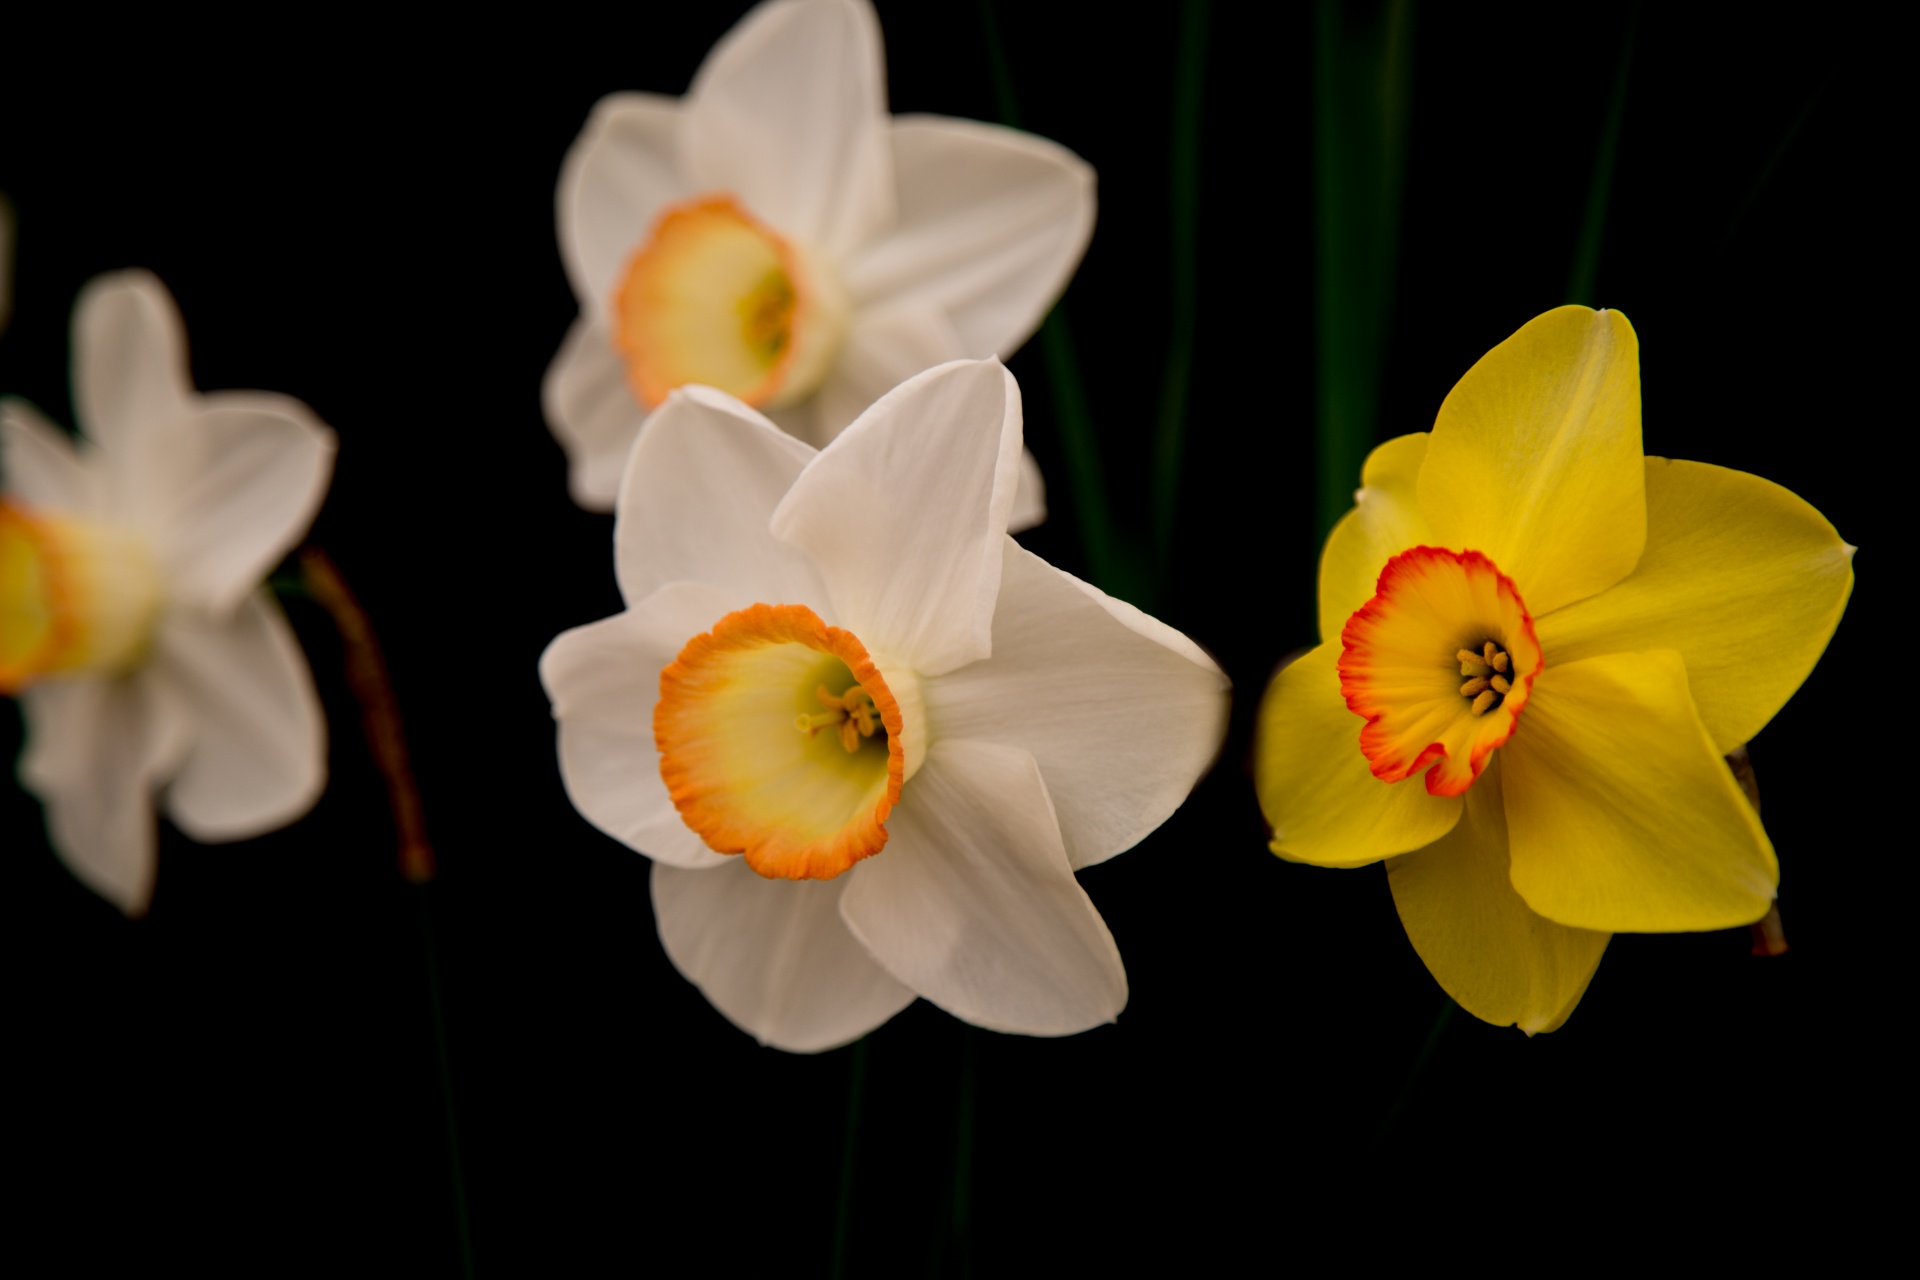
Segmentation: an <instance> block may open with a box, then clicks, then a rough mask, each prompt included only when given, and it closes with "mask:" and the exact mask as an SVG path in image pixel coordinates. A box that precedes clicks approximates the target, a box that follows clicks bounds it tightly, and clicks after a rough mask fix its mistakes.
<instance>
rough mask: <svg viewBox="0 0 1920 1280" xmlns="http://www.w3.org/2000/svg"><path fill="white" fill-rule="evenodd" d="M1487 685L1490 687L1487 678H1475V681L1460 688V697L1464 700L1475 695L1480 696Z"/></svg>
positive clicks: (1468, 682) (1472, 680)
mask: <svg viewBox="0 0 1920 1280" xmlns="http://www.w3.org/2000/svg"><path fill="white" fill-rule="evenodd" d="M1487 685H1488V681H1487V680H1486V678H1485V677H1483V676H1475V677H1474V678H1473V679H1471V680H1469V681H1467V682H1466V683H1465V684H1463V685H1461V686H1460V696H1461V697H1463V698H1471V697H1473V696H1474V695H1476V694H1478V693H1479V692H1480V691H1481V690H1483V689H1485V688H1486V687H1487ZM1503 692H1504V690H1503Z"/></svg>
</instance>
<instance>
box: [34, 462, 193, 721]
mask: <svg viewBox="0 0 1920 1280" xmlns="http://www.w3.org/2000/svg"><path fill="white" fill-rule="evenodd" d="M159 611H160V582H159V575H158V574H157V573H156V571H155V569H154V564H153V558H152V556H151V555H150V554H149V553H148V551H147V547H146V544H145V542H144V541H143V540H142V539H141V538H139V537H138V536H137V535H135V534H132V533H129V532H127V531H125V530H121V529H115V528H112V527H110V526H106V525H100V524H94V523H91V522H88V521H83V520H75V519H72V518H71V517H67V516H63V515H53V514H45V513H40V512H36V511H32V510H29V509H28V508H27V507H25V506H23V505H21V504H20V503H18V502H15V501H13V500H11V499H0V693H8V694H12V693H18V692H19V691H20V690H22V689H24V688H26V687H27V686H28V685H30V684H32V683H34V682H35V681H36V680H41V679H45V678H48V677H52V676H62V675H116V674H119V673H120V672H123V671H126V670H129V669H130V668H132V667H134V666H135V665H137V664H138V663H139V662H140V660H141V659H142V658H144V657H145V656H146V652H147V645H148V643H149V641H150V640H151V639H152V634H153V623H154V620H155V618H156V617H157V616H158V614H159Z"/></svg>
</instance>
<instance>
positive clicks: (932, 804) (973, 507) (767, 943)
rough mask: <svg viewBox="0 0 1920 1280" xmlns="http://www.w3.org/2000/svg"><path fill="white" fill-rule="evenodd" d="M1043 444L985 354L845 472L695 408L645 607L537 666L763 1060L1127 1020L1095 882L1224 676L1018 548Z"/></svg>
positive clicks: (666, 429)
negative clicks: (1091, 881)
mask: <svg viewBox="0 0 1920 1280" xmlns="http://www.w3.org/2000/svg"><path fill="white" fill-rule="evenodd" d="M1020 456H1021V419H1020V398H1019V389H1018V387H1016V386H1015V384H1014V382H1013V379H1012V377H1011V376H1010V375H1009V374H1008V373H1007V372H1006V370H1005V369H1004V368H1002V367H1001V366H1000V364H999V363H998V362H997V361H993V360H987V361H959V362H955V363H951V364H946V365H942V366H939V367H937V368H934V369H931V370H928V371H926V372H923V373H921V374H919V375H917V376H915V377H914V378H912V379H910V380H909V381H908V382H906V383H905V384H903V385H901V386H900V387H898V388H897V389H895V390H894V391H892V392H891V393H889V394H888V395H886V396H885V397H883V398H882V399H881V400H880V401H879V402H878V403H877V404H875V405H874V406H873V407H872V408H870V409H868V410H867V411H866V413H864V414H863V415H862V416H861V417H860V418H859V419H858V420H857V421H856V422H854V423H853V425H852V426H851V427H849V428H848V429H847V431H846V433H845V434H843V435H841V436H840V437H839V438H838V439H837V440H835V441H834V442H833V443H832V444H830V445H828V446H827V447H826V448H825V449H823V450H820V451H818V452H816V451H815V450H814V449H813V447H812V446H810V445H808V444H805V443H803V442H802V441H799V440H796V439H794V438H793V437H791V436H789V435H786V434H784V433H782V432H781V431H780V430H779V429H778V428H777V427H776V426H775V425H774V424H773V423H772V422H770V421H768V420H767V419H766V418H764V417H762V416H761V415H760V414H759V413H757V412H755V411H754V410H753V409H751V408H749V407H747V406H746V405H744V404H742V403H741V402H740V401H738V400H736V399H734V398H732V397H730V396H727V395H724V394H722V393H720V392H717V391H714V390H711V389H709V388H706V387H698V386H695V387H683V388H681V389H679V390H677V391H675V392H673V393H672V394H671V395H669V396H668V398H667V400H666V402H665V404H663V405H662V406H661V409H660V411H659V412H658V413H657V414H656V415H655V416H654V418H653V420H652V421H651V422H650V423H649V425H648V428H647V432H646V434H645V435H644V436H642V437H641V439H640V442H639V444H638V445H637V446H636V447H635V449H634V450H633V454H632V457H631V458H630V459H629V461H628V466H627V471H626V476H625V479H624V481H623V483H622V486H621V490H620V497H619V518H618V521H617V523H616V525H615V532H614V545H615V568H616V573H617V575H618V578H619V583H620V589H621V593H622V594H623V596H624V597H625V598H626V600H627V604H628V608H627V611H626V612H624V613H622V614H619V615H617V616H615V617H612V618H608V619H606V620H604V621H602V622H597V623H593V624H591V625H589V626H585V627H580V628H578V629H576V630H573V631H569V632H567V633H565V634H564V635H561V636H560V637H559V638H558V639H556V640H555V641H554V642H553V644H552V645H551V646H550V647H549V648H548V650H547V652H546V654H545V656H544V657H543V658H542V659H541V666H540V672H541V678H542V680H543V681H544V682H545V684H546V688H547V692H548V696H549V697H550V698H551V699H552V700H553V707H554V715H555V717H556V718H557V719H558V721H559V725H560V727H559V738H560V766H561V772H562V774H563V775H564V777H565V781H566V785H567V790H568V794H569V795H570V796H571V797H572V799H573V802H574V804H575V805H576V806H577V807H578V808H579V810H580V811H581V813H582V814H584V815H585V816H586V817H587V819H588V820H589V821H591V822H592V823H593V824H594V825H596V826H597V827H599V828H600V829H601V830H603V831H605V832H606V833H607V834H609V835H611V836H614V837H615V838H617V839H619V840H622V841H624V842H625V843H626V844H628V845H630V846H632V847H633V848H635V849H637V850H639V851H641V852H642V853H645V854H647V855H648V856H649V857H651V858H652V859H653V860H654V867H653V898H654V911H655V914H656V916H657V918H658V921H659V927H660V938H661V941H662V943H663V944H664V945H665V947H666V951H667V954H668V955H669V956H670V957H672V959H673V962H674V964H675V965H677V966H678V967H679V969H680V971H681V972H682V973H683V974H685V975H686V976H687V977H688V978H689V979H690V980H691V981H692V982H694V983H695V984H696V985H697V986H699V988H700V989H701V990H702V991H703V992H705V993H706V995H707V998H708V999H709V1000H711V1001H712V1002H713V1003H714V1005H715V1006H716V1007H718V1008H719V1009H720V1011H721V1012H722V1013H724V1014H725V1015H726V1016H727V1017H728V1018H730V1019H731V1020H732V1021H733V1022H734V1023H736V1024H737V1025H738V1026H740V1027H741V1028H742V1029H743V1030H745V1031H747V1032H749V1033H751V1034H752V1035H754V1036H755V1037H757V1038H758V1039H759V1040H760V1041H761V1042H762V1043H767V1044H773V1045H777V1046H779V1047H781V1048H784V1049H791V1050H797V1051H815V1050H821V1049H827V1048H831V1047H833V1046H834V1045H838V1044H844V1043H846V1042H847V1041H849V1040H853V1039H855V1038H857V1037H859V1036H860V1035H862V1034H864V1033H865V1032H867V1031H869V1030H871V1029H872V1028H873V1027H876V1026H878V1025H879V1024H881V1023H882V1022H885V1021H886V1020H887V1019H888V1018H890V1017H892V1016H893V1015H894V1014H895V1013H897V1012H899V1011H900V1010H901V1009H902V1008H904V1007H905V1006H906V1005H907V1004H908V1003H910V1002H911V1001H912V1000H913V998H914V996H915V995H920V996H924V997H926V998H927V999H928V1000H931V1001H932V1002H933V1003H935V1004H937V1005H939V1006H940V1007H941V1008H943V1009H946V1010H947V1011H948V1012H950V1013H952V1014H954V1015H955V1016H957V1017H960V1018H964V1019H965V1020H967V1021H968V1022H972V1023H975V1024H977V1025H980V1026H983V1027H988V1028H992V1029H994V1030H1000V1031H1019V1032H1027V1033H1030V1034H1036V1035H1063V1034H1068V1033H1072V1032H1076V1031H1082V1030H1085V1029H1086V1028H1089V1027H1092V1026H1095V1025H1097V1024H1099V1023H1102V1022H1107V1021H1111V1020H1112V1019H1113V1018H1114V1017H1115V1016H1116V1015H1117V1014H1118V1013H1119V1012H1120V1009H1121V1007H1122V1006H1123V1005H1124V1004H1125V1003H1126V996H1127V983H1126V973H1125V971H1124V969H1123V968H1122V967H1121V963H1120V954H1119V952H1118V950H1116V948H1115V946H1114V942H1113V938H1112V936H1111V935H1110V934H1109V933H1108V932H1107V927H1106V925H1105V923H1104V922H1103V921H1102V920H1101V918H1100V915H1099V913H1098V912H1097V911H1096V910H1095V909H1094V907H1093V904H1092V903H1091V902H1090V901H1089V900H1088V898H1087V895H1086V893H1085V892H1084V891H1082V889H1081V888H1080V886H1079V884H1078V883H1077V882H1076V881H1075V879H1074V871H1075V870H1076V869H1078V868H1080V867H1085V866H1090V865H1092V864H1094V863H1096V862H1100V861H1103V860H1105V859H1107V858H1110V857H1112V856H1113V855H1114V854H1116V853H1119V852H1120V851H1122V850H1124V849H1127V848H1129V847H1131V846H1132V845H1133V844H1135V843H1137V842H1138V841H1139V840H1140V839H1141V838H1142V837H1144V836H1145V835H1146V834H1147V833H1148V832H1150V831H1152V830H1153V829H1154V828H1155V827H1157V826H1159V825H1160V823H1162V822H1163V821H1165V820H1166V818H1167V817H1168V815H1169V814H1171V813H1172V812H1173V811H1174V809H1175V808H1177V807H1178V806H1179V805H1180V804H1181V802H1182V801H1183V800H1185V798H1186V796H1187V793H1188V791H1189V790H1190V789H1191V788H1192V787H1193V785H1194V783H1195V781H1196V780H1197V779H1198V778H1199V777H1200V775H1201V773H1202V772H1203V771H1204V770H1205V769H1206V767H1207V765H1208V763H1209V762H1210V761H1211V760H1212V759H1213V757H1214V754H1215V752H1216V751H1217V750H1218V749H1219V745H1220V740H1221V736H1222V734H1223V732H1224V730H1225V726H1226V720H1227V692H1228V686H1227V679H1226V677H1225V676H1224V675H1223V674H1222V673H1221V671H1220V669H1219V668H1218V667H1217V666H1215V665H1214V663H1213V662H1212V661H1211V660H1210V659H1209V658H1208V657H1207V656H1206V655H1205V654H1204V653H1202V652H1201V651H1200V649H1199V648H1198V647H1197V646H1195V645H1194V644H1193V642H1192V641H1190V640H1188V639H1187V638H1186V637H1185V636H1183V635H1181V634H1180V633H1179V632H1177V631H1174V630H1172V629H1171V628H1169V627H1167V626H1165V625H1163V624H1161V623H1159V622H1157V621H1155V620H1154V619H1152V618H1150V617H1148V616H1146V615H1145V614H1143V613H1141V612H1140V611H1139V610H1137V609H1135V608H1133V607H1132V606H1131V605H1127V604H1124V603H1122V602H1120V601H1117V600H1113V599H1111V598H1109V597H1107V596H1105V595H1103V594H1102V593H1101V592H1099V591H1098V590H1095V589H1094V588H1093V587H1090V586H1088V585H1087V584H1085V583H1083V582H1080V581H1078V580H1077V579H1075V578H1073V577H1070V576H1069V575H1067V574H1065V573H1062V572H1060V571H1059V570H1057V569H1054V568H1052V567H1051V566H1049V565H1048V564H1047V563H1046V562H1045V561H1043V560H1040V559H1039V558H1038V557H1036V556H1034V555H1032V554H1031V553H1029V552H1027V551H1025V550H1023V549H1021V547H1020V546H1019V545H1018V544H1016V543H1015V542H1014V541H1013V540H1012V539H1011V538H1009V537H1008V536H1007V534H1006V529H1007V517H1008V513H1009V512H1010V511H1011V510H1012V508H1013V501H1014V488H1015V485H1016V483H1017V478H1018V476H1019V469H1020V468H1019V463H1020Z"/></svg>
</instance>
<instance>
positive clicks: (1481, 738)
mask: <svg viewBox="0 0 1920 1280" xmlns="http://www.w3.org/2000/svg"><path fill="white" fill-rule="evenodd" d="M1363 485H1364V487H1363V488H1362V489H1361V490H1360V492H1359V494H1358V495H1357V499H1356V506H1355V508H1354V510H1352V511H1351V512H1349V513H1348V514H1347V515H1346V516H1345V517H1344V518H1343V519H1342V520H1341V521H1340V523H1339V525H1338V526H1336V527H1335V529H1334V531H1333V533H1332V535H1331V536H1330V537H1329V538H1328V540H1327V546H1326V550H1325V552H1324V554H1323V556H1322V558H1321V562H1320V634H1321V641H1322V643H1321V644H1320V646H1319V647H1318V648H1316V649H1314V650H1313V651H1311V652H1310V653H1308V654H1307V655H1306V656H1304V657H1302V658H1300V659H1299V660H1298V661H1296V662H1294V663H1292V664H1291V665H1289V666H1287V667H1286V668H1285V669H1283V670H1282V671H1281V672H1280V673H1279V674H1278V675H1277V676H1276V677H1275V679H1274V681H1273V683H1272V685H1271V687H1270V688H1269V689H1268V691H1267V695H1266V699H1265V702H1264V704H1263V706H1262V708H1261V714H1260V729H1259V741H1258V748H1257V766H1256V768H1257V781H1258V786H1259V791H1260V800H1261V805H1262V808H1263V809H1264V810H1265V811H1266V815H1267V819H1268V821H1269V822H1270V823H1271V824H1272V826H1273V848H1274V851H1275V852H1276V853H1278V854H1280V856H1282V857H1284V858H1289V859H1293V860H1296V861H1301V862H1312V863H1319V864H1321V865H1323V866H1334V867H1353V866H1360V865H1362V864H1365V863H1371V862H1377V861H1379V860H1381V859H1383V858H1385V859H1389V861H1388V863H1387V868H1388V883H1389V884H1390V885H1391V886H1392V889H1393V897H1394V902H1395V903H1396V905H1397V906H1398V908H1399V912H1400V919H1401V921H1402V923H1403V924H1404V925H1405V926H1406V929H1407V935H1408V937H1409V938H1410V939H1411V940H1412V942H1413V945H1414V947H1415V949H1416V950H1417V951H1418V952H1419V953H1420V956H1421V958H1422V959H1423V960H1424V961H1426V964H1427V967H1428V969H1429V970H1431V971H1432V973H1433V975H1434V977H1435V978H1436V979H1438V980H1439V982H1440V985H1441V986H1443V987H1444V988H1446V990H1447V991H1448V993H1449V994H1451V995H1452V996H1453V997H1454V998H1455V999H1456V1000H1458V1001H1459V1003H1460V1005H1461V1006H1462V1007H1463V1008H1465V1009H1467V1010H1469V1011H1470V1012H1472V1013H1474V1014H1476V1015H1478V1016H1479V1017H1481V1018H1483V1019H1485V1020H1487V1021H1489V1022H1494V1023H1503V1024H1504V1023H1514V1024H1517V1025H1518V1026H1520V1027H1521V1028H1522V1029H1523V1030H1525V1031H1527V1032H1528V1033H1529V1034H1531V1033H1533V1032H1538V1031H1550V1030H1553V1029H1554V1028H1555V1027H1557V1026H1559V1025H1560V1024H1561V1023H1562V1022H1564V1021H1565V1020H1566V1018H1567V1016H1568V1014H1570V1013H1571V1012H1572V1010H1573V1007H1574V1005H1575V1004H1576V1003H1578V1001H1579V999H1580V996H1581V994H1582V993H1583V992H1584V991H1585V990H1586V986H1587V982H1588V980H1589V979H1590V978H1591V977H1592V976H1593V972H1594V969H1595V968H1596V966H1598V964H1599V963H1600V955H1601V952H1602V951H1603V950H1605V948H1606V945H1607V940H1608V938H1609V937H1610V936H1611V935H1612V934H1613V933H1614V932H1620V931H1627V932H1653V933H1658V932H1669V931H1677V930H1697V929H1717V928H1724V927H1728V926H1733V925H1741V924H1747V923H1749V922H1751V921H1754V920H1757V919H1759V918H1760V917H1761V916H1763V915H1765V914H1766V912H1767V909H1768V906H1769V904H1770V903H1771V901H1772V899H1773V897H1774V891H1775V888H1776V886H1777V884H1778V881H1779V866H1778V864H1777V863H1776V861H1775V859H1774V852H1773V847H1772V845H1771V844H1770V843H1769V842H1768V840H1767V835H1766V832H1765V831H1764V830H1763V829H1762V828H1761V826H1760V822H1759V819H1758V817H1757V816H1756V815H1755V813H1754V811H1753V809H1752V807H1751V806H1750V805H1749V804H1748V803H1747V801H1746V799H1745V798H1744V797H1743V796H1742V794H1741V792H1740V789H1739V786H1738V785H1737V784H1736V783H1735V781H1734V778H1733V774H1732V772H1731V771H1730V770H1729V769H1728V767H1727V765H1726V762H1725V761H1724V759H1723V757H1724V756H1725V755H1727V753H1729V752H1731V751H1733V750H1734V749H1735V748H1737V747H1739V746H1741V745H1742V744H1744V743H1745V742H1746V741H1747V740H1748V739H1750V738H1752V737H1753V736H1754V734H1756V733H1758V732H1759V731H1760V729H1761V727H1762V726H1763V725H1765V724H1766V723H1767V721H1768V720H1770V719H1771V718H1772V717H1773V714H1774V713H1775V712H1776V711H1778V710H1779V709H1780V707H1781V706H1782V705H1783V704H1784V703H1785V702H1786V700H1787V699H1788V698H1789V697H1791V696H1792V694H1793V691H1794V690H1795V689H1797V688H1798V687H1799V686H1800V683H1801V682H1802V681H1803V680H1805V679H1806V677H1807V674H1808V672H1810V671H1811V670H1812V669H1813V665H1814V663H1815V662H1816V661H1817V660H1818V659H1819V656H1820V653H1821V651H1822V650H1823V649H1824V648H1825V647H1826V644H1827V640H1828V638H1829V637H1830V636H1831V635H1832V634H1833V629H1834V627H1835V626H1836V625H1838V623H1839V620H1840V614H1841V611H1842V610H1843V609H1844V608H1845V606H1846V600H1847V596H1848V593H1849V592H1850V591H1851V590H1852V585H1853V570H1852V554H1853V548H1852V547H1849V546H1848V545H1846V543H1844V542H1842V541H1841V540H1840V538H1839V536H1838V535H1837V534H1836V533H1835V532H1834V529H1833V526H1832V525H1830V524H1829V523H1828V522H1827V521H1826V520H1825V519H1824V518H1823V517H1822V516H1821V515H1820V513H1819V512H1818V511H1815V510H1814V509H1813V508H1812V507H1810V506H1808V505H1807V504H1806V503H1805V502H1803V501H1801V500H1800V499H1799V498H1797V497H1795V496H1794V495H1793V494H1791V493H1789V492H1787V490H1785V489H1783V488H1781V487H1780V486H1778V485H1775V484H1772V483H1770V482H1768V481H1766V480H1762V479H1760V478H1759V477H1757V476H1751V475H1746V474H1744V473H1742V472H1738V471H1729V470H1726V469H1725V468H1722V467H1715V466H1708V465H1706V464H1704V463H1698V462H1679V461H1670V460H1668V459H1665V458H1647V457H1642V455H1641V445H1640V369H1639V352H1638V346H1637V340H1636V338H1635V336H1634V332H1633V329H1632V327H1631V326H1630V325H1628V323H1627V321H1626V318H1625V317H1624V316H1622V315H1620V314H1619V313H1618V312H1607V311H1601V312H1594V311H1590V310H1588V309H1586V308H1584V307H1562V308H1560V309H1558V310H1555V311H1550V312H1548V313H1547V314H1545V315H1543V316H1540V317H1538V318H1537V319H1535V320H1533V321H1532V322H1530V323H1529V324H1527V325H1526V326H1525V327H1524V328H1522V329H1521V330H1520V331H1519V332H1518V333H1516V334H1514V335H1513V336H1512V337H1511V338H1509V339H1507V340H1506V341H1505V342H1503V343H1501V344H1500V345H1499V346H1498V347H1496V348H1494V349H1493V350H1492V351H1491V352H1489V353H1488V354H1487V355H1486V356H1485V357H1483V358H1482V359H1481V360H1480V361H1479V363H1477V364H1475V365H1474V367H1473V368H1472V369H1471V370H1470V371H1468V373H1467V375H1466V376H1465V377H1464V378H1462V379H1461V380H1460V382H1459V384H1458V385H1456V386H1455V387H1454V389H1453V391H1452V392H1451V393H1450V394H1449V395H1448V396H1447V399H1446V402H1445V403H1444V404H1442V405H1441V408H1440V415H1439V418H1438V420H1437V421H1436V422H1435V424H1434V428H1433V431H1432V433H1431V434H1430V435H1429V434H1426V433H1422V434H1418V435H1408V436H1402V437H1400V438H1399V439H1397V440H1392V441H1389V442H1388V443H1386V444H1384V445H1381V446H1380V447H1379V448H1378V449H1376V450H1374V452H1373V455H1372V456H1371V457H1370V458H1368V459H1367V463H1366V468H1365V472H1364V475H1363ZM1356 717H1358V718H1356Z"/></svg>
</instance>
